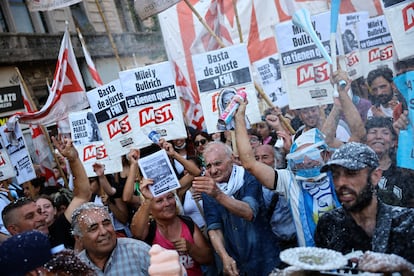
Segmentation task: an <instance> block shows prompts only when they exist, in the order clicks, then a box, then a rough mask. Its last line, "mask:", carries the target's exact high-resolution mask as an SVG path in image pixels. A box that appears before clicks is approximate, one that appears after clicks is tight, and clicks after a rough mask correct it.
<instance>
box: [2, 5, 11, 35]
mask: <svg viewBox="0 0 414 276" xmlns="http://www.w3.org/2000/svg"><path fill="white" fill-rule="evenodd" d="M0 32H9V27H8V26H7V22H6V18H5V17H4V13H3V9H2V7H1V5H0Z"/></svg>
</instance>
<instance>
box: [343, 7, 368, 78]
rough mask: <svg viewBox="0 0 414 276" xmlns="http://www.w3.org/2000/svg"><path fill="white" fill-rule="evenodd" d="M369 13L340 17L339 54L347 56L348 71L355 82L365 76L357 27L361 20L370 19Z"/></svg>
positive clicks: (349, 14)
mask: <svg viewBox="0 0 414 276" xmlns="http://www.w3.org/2000/svg"><path fill="white" fill-rule="evenodd" d="M368 17H369V15H368V12H355V13H347V14H341V15H339V28H340V32H341V39H342V40H341V41H340V42H342V43H338V45H342V47H339V53H340V54H343V55H344V56H345V61H346V70H347V72H348V75H349V77H350V78H351V79H353V80H355V79H357V78H359V77H362V76H363V75H364V73H363V67H362V62H361V53H360V51H359V38H358V36H357V25H358V24H359V22H360V21H361V20H366V19H368Z"/></svg>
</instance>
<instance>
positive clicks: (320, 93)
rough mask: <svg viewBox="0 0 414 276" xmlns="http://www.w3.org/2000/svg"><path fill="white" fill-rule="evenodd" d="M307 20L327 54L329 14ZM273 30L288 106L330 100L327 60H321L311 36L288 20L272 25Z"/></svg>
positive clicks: (308, 104)
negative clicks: (274, 31)
mask: <svg viewBox="0 0 414 276" xmlns="http://www.w3.org/2000/svg"><path fill="white" fill-rule="evenodd" d="M311 20H312V22H311V23H312V26H313V28H314V29H315V32H316V34H317V36H318V37H319V39H320V40H321V41H322V44H323V45H324V46H325V48H326V49H327V50H328V53H330V50H329V38H330V25H329V22H330V14H329V13H321V14H317V15H314V16H312V17H311ZM275 30H276V37H277V42H278V43H277V44H278V48H279V54H280V56H281V60H282V79H283V86H284V87H285V89H286V91H287V93H288V99H289V108H290V109H298V108H305V107H310V106H316V105H323V104H330V103H332V102H333V97H332V93H333V87H332V85H331V83H330V81H329V72H330V69H329V63H328V62H327V61H326V60H325V59H323V56H322V54H321V52H320V51H319V49H318V48H317V47H316V45H315V43H314V42H313V40H312V39H311V37H310V36H309V35H308V34H307V33H306V32H305V31H304V30H302V29H301V28H299V27H297V26H295V25H294V24H293V23H292V21H288V22H286V23H281V24H278V25H276V29H275Z"/></svg>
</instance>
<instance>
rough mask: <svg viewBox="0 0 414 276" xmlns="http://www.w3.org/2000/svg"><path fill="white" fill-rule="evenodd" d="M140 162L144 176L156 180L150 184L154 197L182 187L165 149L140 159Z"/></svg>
mask: <svg viewBox="0 0 414 276" xmlns="http://www.w3.org/2000/svg"><path fill="white" fill-rule="evenodd" d="M138 164H139V167H140V169H141V172H142V175H143V177H144V178H148V179H152V180H154V184H153V185H150V186H149V188H150V191H151V193H152V195H153V196H154V197H157V196H161V195H163V194H165V193H168V192H170V191H172V190H176V189H178V188H180V182H179V181H178V178H177V176H176V174H175V172H174V169H173V167H172V165H171V162H170V158H169V157H168V155H167V152H166V151H165V150H159V151H157V152H155V153H153V154H150V155H148V156H145V157H142V158H140V159H138Z"/></svg>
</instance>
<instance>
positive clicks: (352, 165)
mask: <svg viewBox="0 0 414 276" xmlns="http://www.w3.org/2000/svg"><path fill="white" fill-rule="evenodd" d="M332 165H338V166H341V167H344V168H347V169H349V170H362V169H364V168H366V167H370V168H376V167H378V166H379V163H378V156H377V154H376V153H375V151H373V150H372V149H371V148H370V147H369V146H367V145H365V144H361V143H357V142H349V143H346V144H344V145H342V146H341V147H340V148H338V149H337V150H336V151H335V152H334V153H333V155H332V156H331V158H330V159H329V161H328V162H326V164H325V165H324V166H322V168H321V172H326V171H328V170H330V169H331V166H332Z"/></svg>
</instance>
